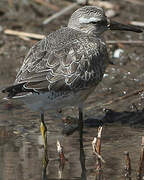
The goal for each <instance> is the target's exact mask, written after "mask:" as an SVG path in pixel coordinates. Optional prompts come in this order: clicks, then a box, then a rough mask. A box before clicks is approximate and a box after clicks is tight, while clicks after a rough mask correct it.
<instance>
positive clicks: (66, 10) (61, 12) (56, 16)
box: [42, 3, 78, 25]
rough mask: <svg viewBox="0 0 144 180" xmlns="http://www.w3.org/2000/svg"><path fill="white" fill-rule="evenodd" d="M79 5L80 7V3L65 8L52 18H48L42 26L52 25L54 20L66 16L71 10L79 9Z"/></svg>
mask: <svg viewBox="0 0 144 180" xmlns="http://www.w3.org/2000/svg"><path fill="white" fill-rule="evenodd" d="M77 5H78V3H73V4H70V5H69V6H67V7H65V8H63V9H62V10H61V11H59V12H57V13H55V14H54V15H52V16H50V17H48V18H47V19H45V20H44V21H43V23H42V24H44V25H46V24H48V23H50V22H51V21H53V20H54V19H56V18H58V17H60V16H62V15H64V14H65V13H66V12H68V11H70V10H71V9H73V8H75V7H77Z"/></svg>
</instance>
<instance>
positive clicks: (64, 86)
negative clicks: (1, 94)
mask: <svg viewBox="0 0 144 180" xmlns="http://www.w3.org/2000/svg"><path fill="white" fill-rule="evenodd" d="M82 18H83V19H82ZM88 18H89V19H88ZM94 20H95V21H96V22H94V23H97V21H99V20H101V22H102V23H101V24H99V22H98V25H95V24H93V22H91V21H94ZM82 21H83V22H82ZM105 26H107V20H106V16H105V15H104V11H103V10H102V9H101V8H98V7H92V6H90V7H88V6H86V7H83V8H81V9H78V10H77V11H75V12H74V13H73V15H72V16H71V18H70V20H69V23H68V27H64V28H61V29H59V30H57V31H55V32H53V33H51V34H50V35H48V36H47V37H45V38H44V39H42V40H41V41H39V42H38V43H37V44H35V45H34V46H32V48H31V49H30V51H29V52H28V54H27V56H26V57H25V59H24V62H23V65H22V67H21V68H20V71H19V72H18V74H17V76H16V80H15V82H14V85H13V86H11V87H8V88H6V89H5V90H4V91H5V92H8V93H9V94H8V97H9V98H19V99H22V100H24V102H25V103H26V104H27V105H28V106H29V107H31V108H32V109H33V110H38V111H43V110H46V109H52V108H55V107H56V108H58V107H60V108H61V107H64V106H68V105H72V106H75V105H76V106H77V105H79V104H81V103H83V102H84V101H85V99H86V98H87V97H88V95H89V94H90V93H91V92H92V91H93V90H94V89H95V87H96V86H97V84H98V83H99V82H100V81H101V80H102V77H103V74H104V72H105V69H106V67H107V65H108V54H107V49H106V45H105V42H104V41H103V39H102V38H101V36H100V34H101V33H102V32H103V31H104V30H105ZM95 27H98V28H99V29H95ZM23 92H24V93H26V94H24V95H21V93H23ZM56 104H57V105H56Z"/></svg>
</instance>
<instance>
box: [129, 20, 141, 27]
mask: <svg viewBox="0 0 144 180" xmlns="http://www.w3.org/2000/svg"><path fill="white" fill-rule="evenodd" d="M130 24H132V25H135V26H142V27H144V22H141V21H131V22H130Z"/></svg>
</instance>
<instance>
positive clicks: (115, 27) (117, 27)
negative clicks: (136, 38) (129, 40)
mask: <svg viewBox="0 0 144 180" xmlns="http://www.w3.org/2000/svg"><path fill="white" fill-rule="evenodd" d="M109 29H110V30H120V31H133V32H137V33H141V32H143V31H142V29H141V28H140V27H138V26H134V25H130V24H128V25H125V24H121V23H118V22H115V21H110V24H109Z"/></svg>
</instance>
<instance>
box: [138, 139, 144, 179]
mask: <svg viewBox="0 0 144 180" xmlns="http://www.w3.org/2000/svg"><path fill="white" fill-rule="evenodd" d="M142 179H144V136H143V137H142V144H141V154H140V161H139V169H138V173H137V180H142Z"/></svg>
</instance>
